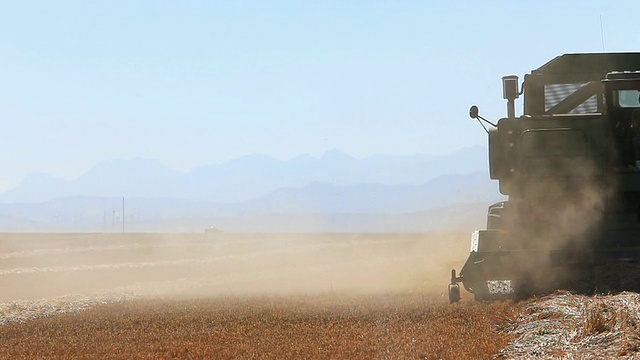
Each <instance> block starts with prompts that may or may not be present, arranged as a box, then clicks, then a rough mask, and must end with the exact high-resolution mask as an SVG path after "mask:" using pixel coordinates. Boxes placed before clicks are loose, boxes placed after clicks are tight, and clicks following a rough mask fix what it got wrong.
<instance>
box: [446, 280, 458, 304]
mask: <svg viewBox="0 0 640 360" xmlns="http://www.w3.org/2000/svg"><path fill="white" fill-rule="evenodd" d="M458 301H460V285H458V284H450V285H449V304H453V303H457V302H458Z"/></svg>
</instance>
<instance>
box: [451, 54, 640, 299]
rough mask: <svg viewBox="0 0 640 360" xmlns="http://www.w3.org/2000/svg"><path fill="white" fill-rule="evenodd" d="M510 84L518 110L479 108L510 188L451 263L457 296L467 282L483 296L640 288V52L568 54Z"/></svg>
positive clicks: (494, 161) (495, 165)
mask: <svg viewBox="0 0 640 360" xmlns="http://www.w3.org/2000/svg"><path fill="white" fill-rule="evenodd" d="M502 84H503V97H504V98H505V99H506V100H507V117H506V118H503V119H500V120H499V121H498V122H497V123H495V124H494V123H492V122H491V121H489V120H487V119H485V118H483V117H482V116H480V115H479V114H478V108H477V107H476V106H472V107H471V110H470V111H469V115H470V116H471V117H472V118H473V119H476V120H478V122H479V123H480V124H481V125H482V126H483V127H484V128H485V130H486V131H487V133H488V137H489V164H490V165H489V168H490V171H489V172H490V176H491V179H496V180H499V182H500V192H501V193H502V194H504V195H508V200H507V201H503V202H500V203H497V204H493V205H491V206H490V207H489V210H488V215H487V229H486V230H480V231H476V232H474V234H473V235H472V238H471V253H470V255H469V258H468V259H467V261H466V263H465V264H464V266H463V267H462V269H461V270H460V273H459V274H458V275H457V274H456V271H455V269H454V270H452V271H451V283H450V284H449V300H450V302H451V303H454V302H457V301H459V300H460V284H462V285H463V286H464V288H465V289H466V290H467V291H469V292H471V293H473V294H474V297H475V299H476V300H488V299H495V298H501V297H521V296H528V295H532V294H543V293H546V292H549V291H553V290H554V289H567V290H572V291H576V292H580V293H585V294H590V293H594V292H617V291H623V290H636V291H637V290H640V266H639V264H638V261H639V260H640V53H593V54H565V55H562V56H558V57H556V58H555V59H553V60H551V61H549V62H548V63H546V64H544V65H543V66H541V67H540V68H538V69H536V70H533V71H532V72H531V73H530V74H527V75H525V79H524V83H523V85H522V88H520V86H519V84H518V77H517V76H514V75H509V76H504V77H503V78H502ZM523 94H524V106H523V108H524V114H523V115H521V116H518V117H516V114H515V112H516V110H515V100H516V99H517V98H518V97H519V96H520V95H523Z"/></svg>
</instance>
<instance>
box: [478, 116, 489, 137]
mask: <svg viewBox="0 0 640 360" xmlns="http://www.w3.org/2000/svg"><path fill="white" fill-rule="evenodd" d="M476 120H478V123H479V124H480V126H482V128H483V129H484V131H485V132H486V133H487V135H488V134H489V129H487V127H486V126H484V124H483V123H482V121H480V119H479V116H478V117H477V118H476Z"/></svg>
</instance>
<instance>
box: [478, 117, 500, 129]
mask: <svg viewBox="0 0 640 360" xmlns="http://www.w3.org/2000/svg"><path fill="white" fill-rule="evenodd" d="M476 120H478V121H480V120H482V121H484V122H486V123H487V124H489V125H491V126H493V127H498V125H496V124H494V123H492V122H491V121H489V120H487V119H485V118H483V117H482V116H480V115H478V117H476ZM480 124H482V123H480ZM482 126H483V127H484V125H482Z"/></svg>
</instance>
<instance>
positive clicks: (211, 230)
mask: <svg viewBox="0 0 640 360" xmlns="http://www.w3.org/2000/svg"><path fill="white" fill-rule="evenodd" d="M204 232H205V234H214V233H221V232H222V230H220V229H218V228H217V227H215V226H209V227H208V228H206V229H204Z"/></svg>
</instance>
